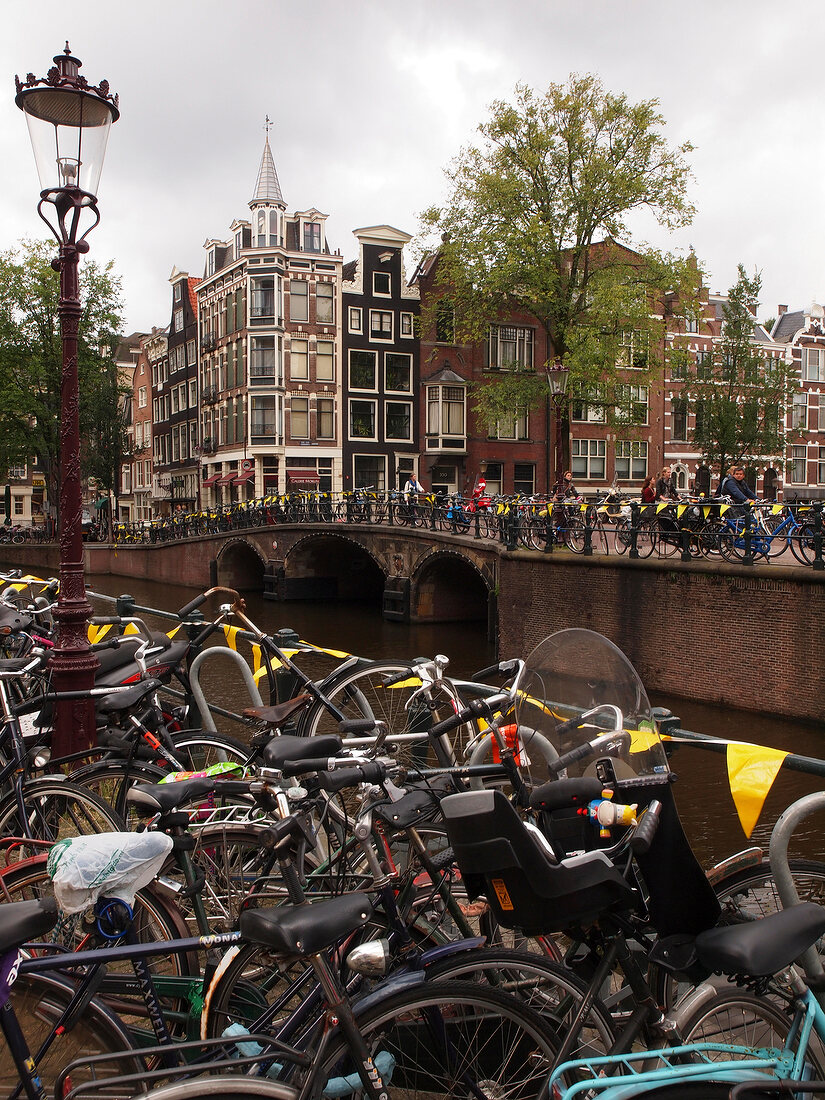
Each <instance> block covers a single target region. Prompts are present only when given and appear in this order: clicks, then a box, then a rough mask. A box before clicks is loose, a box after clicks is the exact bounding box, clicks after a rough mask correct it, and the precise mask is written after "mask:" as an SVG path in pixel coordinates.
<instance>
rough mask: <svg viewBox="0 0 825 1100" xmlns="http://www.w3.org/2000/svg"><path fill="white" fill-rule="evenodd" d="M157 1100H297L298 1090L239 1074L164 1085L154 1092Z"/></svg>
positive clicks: (226, 1074) (278, 1082)
mask: <svg viewBox="0 0 825 1100" xmlns="http://www.w3.org/2000/svg"><path fill="white" fill-rule="evenodd" d="M150 1095H151V1096H154V1098H155V1100H201V1097H207V1096H219V1097H220V1098H221V1100H246V1097H248V1096H260V1097H271V1098H272V1100H297V1096H298V1090H297V1089H294V1088H292V1087H291V1086H290V1085H284V1084H282V1083H281V1082H280V1081H270V1080H268V1079H267V1078H266V1077H241V1076H239V1074H237V1073H221V1074H220V1075H219V1076H217V1077H196V1078H195V1079H194V1081H181V1082H180V1083H179V1084H174V1085H164V1086H163V1087H162V1088H159V1089H152V1091H151V1093H150Z"/></svg>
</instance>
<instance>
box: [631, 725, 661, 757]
mask: <svg viewBox="0 0 825 1100" xmlns="http://www.w3.org/2000/svg"><path fill="white" fill-rule="evenodd" d="M627 732H628V733H629V734H630V751H631V752H647V751H648V750H649V749H652V748H655V747H656V745H658V744H659V734H658V733H656V731H655V730H628V731H627Z"/></svg>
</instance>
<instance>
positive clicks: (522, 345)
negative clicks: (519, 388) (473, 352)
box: [487, 325, 535, 370]
mask: <svg viewBox="0 0 825 1100" xmlns="http://www.w3.org/2000/svg"><path fill="white" fill-rule="evenodd" d="M502 345H506V346H507V347H508V348H509V347H510V346H511V345H512V347H513V355H512V356H510V357H507V358H506V357H505V356H504V355H503V354H502ZM534 350H535V334H534V332H533V329H531V328H526V327H525V326H524V325H490V331H489V333H488V334H487V361H488V366H489V369H490V370H510V369H511V368H512V365H513V364H514V363H516V364H518V366H520V367H521V368H523V369H524V370H532V369H533V355H534Z"/></svg>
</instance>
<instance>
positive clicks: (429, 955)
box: [421, 936, 487, 968]
mask: <svg viewBox="0 0 825 1100" xmlns="http://www.w3.org/2000/svg"><path fill="white" fill-rule="evenodd" d="M486 942H487V937H486V936H472V937H469V938H467V939H465V940H454V941H453V942H452V943H442V944H439V945H438V947H430V948H429V949H428V950H427V951H425V952H424V954H423V955H422V956H421V965H422V966H423V967H425V968H426V967H428V966H432V964H433V963H438V962H441V960H442V959H448V958H450V956H451V955H460V954H463V953H464V952H465V951H477V950H478V948H479V947H483V946H484V944H485V943H486Z"/></svg>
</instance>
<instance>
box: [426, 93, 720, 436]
mask: <svg viewBox="0 0 825 1100" xmlns="http://www.w3.org/2000/svg"><path fill="white" fill-rule="evenodd" d="M657 106H658V104H657V101H655V100H647V101H642V102H639V103H631V102H630V101H629V100H628V98H627V96H625V95H614V94H612V93H610V92H608V91H606V90H605V89H604V88H603V86H602V84H601V82H600V81H599V80H598V79H597V78H596V77H595V76H591V75H585V76H576V75H573V76H571V77H570V78H569V80H568V82H567V83H566V84H565V85H561V84H551V85H550V87H549V88H548V89H547V91H546V92H544V93H538V92H536V91H534V90H532V89H530V88H528V87H526V86H523V85H519V86H517V88H516V90H515V99H514V102H512V103H506V102H503V101H497V102H495V103H493V104H492V106H491V108H490V117H489V119H488V120H487V121H486V122H484V123H482V124H481V125H480V126H479V133H480V135H481V140H480V141H479V142H478V143H477V144H475V145H471V146H468V147H466V148H465V149H463V150H462V152H461V153H460V154H459V156H458V157H457V158H456V159H455V160H454V161H453V163H452V165H451V166H450V167H449V169H448V170H447V172H446V175H447V178H448V180H449V184H450V186H449V194H448V197H447V199H446V201H445V203H444V205H443V206H434V207H431V208H430V209H429V210H426V211H425V212H424V214H423V223H424V234H423V235H422V241H421V244H422V246H424V247H426V245H427V243H428V241H432V239H433V238H434V237H435V235H436V234H438V235H439V236H440V237H441V243H440V244H439V245H438V250H439V259H438V266H437V290H440V292H441V294H442V295H445V296H447V295H448V296H449V298H450V301H451V304H452V305H453V307H454V310H455V324H456V338H457V339H458V340H459V341H460V342H470V341H472V340H476V339H479V338H482V337H483V336H484V335H485V333H486V331H487V326H488V325H489V323H490V322H491V321H496V320H497V319H499V318H502V317H505V316H506V315H507V314H509V313H512V312H513V311H514V310H515V311H519V312H522V313H525V314H527V315H528V316H529V317H530V318H532V319H533V320H534V321H535V322H536V323H537V324H538V325H539V326H540V328H541V329H543V330H544V332H545V333H546V335H547V338H548V341H549V351H548V355H549V356H560V357H561V358H562V359H563V361H564V363H565V365H566V366H567V367H568V368H569V370H570V377H571V382H572V383H573V384H574V385H579V386H605V385H607V386H611V385H612V384H613V383H614V382H615V380H616V367H617V364H618V365H622V363H623V352H622V349H623V348H624V347H626V346H627V333H628V332H629V331H634V330H635V331H636V332H638V334H639V335H638V337H637V339H636V341H635V342H636V344H637V346H642V345H644V348H645V356H644V363H645V368H646V369H647V370H648V371H651V372H652V371H654V370H655V369H656V368H657V367H659V366H661V351H660V349H661V347H662V346H663V344H662V341H661V339H660V337H661V335H662V331H663V326H662V320H661V315H662V313H663V309H662V301H663V299H664V296H665V295H671V296H676V297H678V298H679V300H680V301H681V302H682V303H683V304H687V303H689V302H690V301H691V300H693V299H694V298H695V296H696V294H697V292H698V288H699V285H700V281H701V280H700V274H699V271H698V268H697V266H696V263H695V260H693V259H692V258H691V259H690V260H680V259H676V258H674V257H672V256H669V255H666V254H664V253H660V252H657V251H655V250H653V249H650V248H644V249H638V250H631V249H629V248H625V247H623V246H621V245H619V244H617V243H616V242H617V241H618V240H620V239H628V237H629V233H628V217H629V215H630V214H631V213H632V212H634V211H637V210H639V209H642V208H645V209H647V210H649V211H650V212H652V214H653V215H654V217H655V218H656V219H657V221H658V222H659V223H660V224H662V225H664V226H667V227H676V226H681V225H685V224H688V223H689V222H690V220H691V218H692V216H693V207H692V206H691V204H690V202H689V201H688V199H687V195H686V188H687V183H688V168H687V165H686V162H685V156H686V154H687V153H689V152H690V150H691V146H690V145H689V144H687V143H685V144H683V145H681V146H678V147H677V148H671V147H670V146H669V145H668V144H667V142H666V140H665V138H664V136H663V135H662V132H661V130H662V127H663V125H664V119H663V118H662V116H661V115H660V114H659V112H658V110H657ZM436 296H438V295H436ZM428 322H429V323H432V318H428V317H427V311H426V310H425V315H424V318H423V324H424V326H426V325H427V324H428ZM640 362H641V358H640V360H639V363H637V365H640ZM539 366H541V365H539ZM528 375H529V376H528ZM540 375H541V376H540V377H536V376H535V375H533V374H531V373H530V372H525V371H523V370H518V369H515V370H514V371H513V373H512V375H511V376H510V377H508V378H502V379H501V380H498V381H497V382H496V383H495V384H494V385H493V386H492V387H489V386H485V387H482V389H483V390H487V391H489V393H487V394H486V395H485V394H484V393H480V394H479V395H478V398H477V402H478V403H479V408H480V411H482V412H485V411H486V412H487V413H488V414H492V416H493V418H495V415H496V414H497V412H498V409H499V408H509V409H510V410H512V409H513V407H514V403H515V404H520V405H525V404H534V403H535V400H536V399H537V398H538V397H541V396H543V395H544V394H546V381H545V380H544V377H543V371H541V372H540ZM610 403H611V404H612V398H611V401H610Z"/></svg>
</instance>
